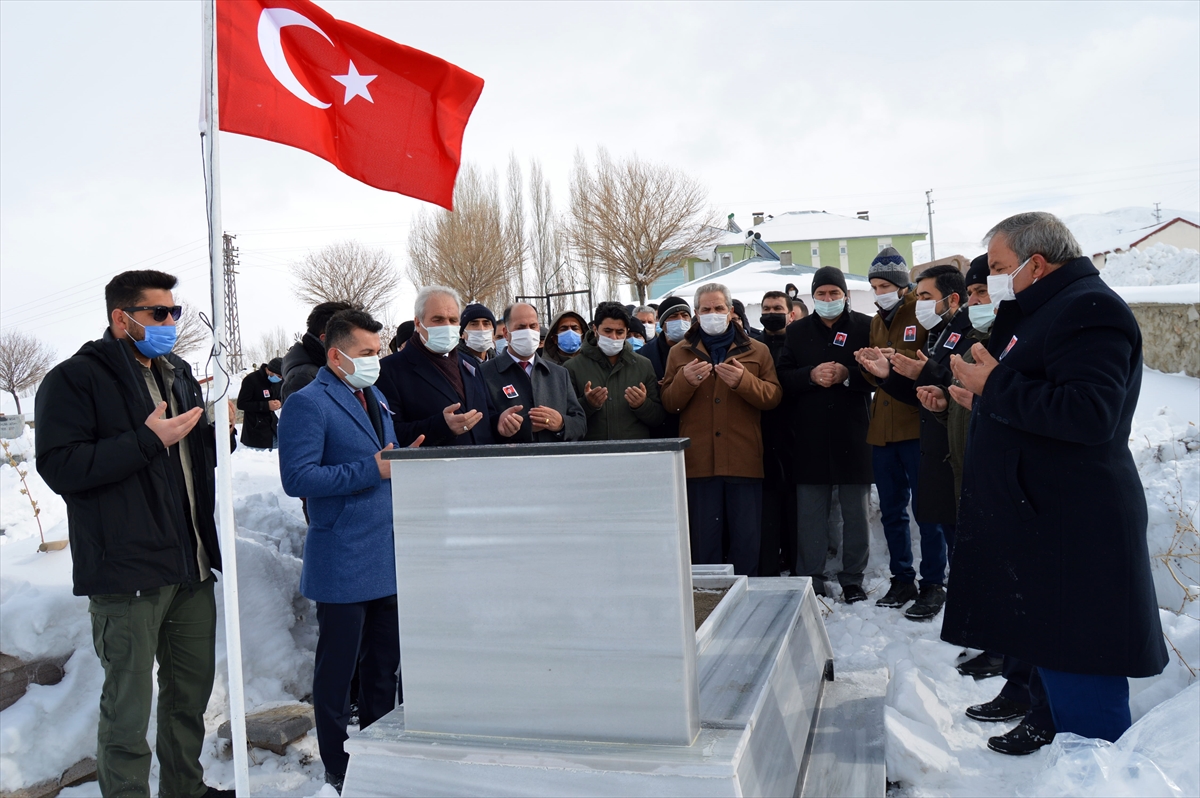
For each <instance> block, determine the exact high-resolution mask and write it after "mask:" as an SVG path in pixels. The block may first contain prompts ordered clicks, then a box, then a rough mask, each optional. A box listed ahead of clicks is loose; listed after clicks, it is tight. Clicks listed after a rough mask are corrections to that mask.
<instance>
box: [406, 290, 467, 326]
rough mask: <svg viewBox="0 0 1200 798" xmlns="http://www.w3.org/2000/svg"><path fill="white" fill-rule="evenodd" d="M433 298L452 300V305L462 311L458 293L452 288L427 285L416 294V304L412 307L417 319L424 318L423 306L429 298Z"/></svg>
mask: <svg viewBox="0 0 1200 798" xmlns="http://www.w3.org/2000/svg"><path fill="white" fill-rule="evenodd" d="M434 296H448V297H450V298H451V299H453V300H454V304H455V305H457V306H458V307H459V309H460V310H461V309H462V302H461V301H460V300H459V298H458V292H457V291H455V290H454V289H453V288H447V287H446V286H444V285H427V286H425V287H424V288H422V289H421V290H420V291H418V292H417V302H416V306H415V307H414V311H415V312H416V316H417V318H418V319H423V318H425V305H426V304H428V303H429V298H430V297H434Z"/></svg>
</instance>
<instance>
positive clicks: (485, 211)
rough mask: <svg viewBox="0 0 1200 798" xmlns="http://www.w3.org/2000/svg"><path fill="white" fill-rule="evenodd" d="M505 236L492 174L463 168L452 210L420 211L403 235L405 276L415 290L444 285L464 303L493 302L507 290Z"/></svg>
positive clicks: (511, 255)
mask: <svg viewBox="0 0 1200 798" xmlns="http://www.w3.org/2000/svg"><path fill="white" fill-rule="evenodd" d="M522 245H523V242H516V241H510V240H509V239H508V237H507V236H506V235H505V218H504V209H503V205H502V203H501V201H500V189H499V183H498V180H497V179H496V175H495V173H494V172H493V173H492V174H491V175H488V176H484V175H482V174H481V173H480V172H479V170H478V169H477V168H475V167H474V166H470V165H468V166H464V167H463V168H462V169H461V170H460V171H459V174H458V182H457V184H456V185H455V186H454V211H453V212H451V211H444V210H436V211H433V212H431V213H429V212H421V213H419V214H418V215H417V217H416V218H415V219H414V220H413V224H412V229H411V230H410V231H409V235H408V276H409V278H410V279H411V280H412V281H413V283H414V284H415V285H416V286H417V287H418V288H419V287H421V286H425V285H445V286H449V287H450V288H453V289H454V290H455V291H457V292H458V294H459V296H460V297H462V300H463V302H481V303H483V304H485V305H488V306H492V305H495V304H497V303H498V302H503V301H504V299H505V296H506V295H507V293H508V290H509V278H510V276H511V269H512V264H513V263H514V262H515V261H516V260H517V256H516V255H515V250H516V248H517V247H519V246H522Z"/></svg>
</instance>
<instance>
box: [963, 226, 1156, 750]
mask: <svg viewBox="0 0 1200 798" xmlns="http://www.w3.org/2000/svg"><path fill="white" fill-rule="evenodd" d="M988 266H989V267H990V269H991V276H990V277H988V293H989V295H990V296H991V300H992V302H993V303H998V305H999V308H998V310H997V312H996V318H995V321H994V322H993V323H992V328H991V338H990V340H989V341H988V345H987V347H984V346H983V344H979V343H977V344H975V345H974V346H973V347H972V348H971V355H972V356H973V357H974V359H975V362H974V363H967V362H966V361H965V360H964V359H963V358H961V357H959V356H958V355H952V356H951V358H950V367H951V370H952V371H953V372H954V376H955V378H956V381H957V382H958V383H959V385H961V387H959V385H952V386H951V387H950V388H949V390H950V393H951V394H952V396H954V398H955V399H956V400H962V401H963V402H964V403H965V402H966V400H967V399H969V398H972V397H973V400H972V402H971V406H972V407H971V424H970V437H969V438H968V439H967V448H966V452H965V455H964V462H963V477H962V498H961V502H960V505H959V516H958V521H959V526H958V539H957V541H956V545H955V549H954V579H953V586H952V587H951V588H950V589H949V591H948V592H947V603H946V608H945V619H944V621H943V625H942V639H944V640H946V641H947V642H950V643H954V644H956V645H960V646H967V647H970V648H978V649H984V650H987V651H997V652H1000V653H1003V654H1006V655H1008V656H1011V657H1016V658H1017V659H1020V660H1023V661H1025V662H1029V663H1031V664H1033V665H1034V666H1036V667H1037V669H1038V672H1039V674H1040V676H1041V680H1042V685H1043V687H1044V688H1045V691H1046V698H1047V700H1048V702H1049V704H1050V713H1051V715H1052V716H1053V718H1054V727H1055V730H1056V731H1057V732H1059V733H1063V732H1071V733H1074V734H1079V735H1082V736H1084V737H1096V738H1101V739H1105V740H1109V741H1115V740H1116V739H1117V738H1118V737H1120V736H1121V734H1123V733H1124V732H1125V730H1126V729H1128V728H1129V725H1130V711H1129V681H1128V677H1147V676H1154V675H1156V674H1158V673H1161V672H1162V670H1163V668H1164V667H1166V664H1167V649H1166V646H1165V645H1164V644H1163V635H1162V628H1161V625H1160V623H1159V617H1158V600H1157V597H1156V594H1155V590H1154V581H1153V579H1152V577H1151V574H1150V554H1149V551H1148V549H1147V545H1146V523H1147V515H1146V496H1145V493H1144V491H1143V490H1142V484H1141V480H1140V479H1139V477H1138V472H1137V468H1136V467H1135V465H1134V462H1133V455H1132V454H1131V453H1130V451H1129V428H1130V425H1131V423H1132V420H1133V411H1134V408H1135V407H1136V406H1137V401H1138V393H1139V391H1140V390H1141V384H1142V336H1141V332H1140V331H1139V329H1138V324H1137V321H1136V319H1134V317H1133V313H1132V312H1131V311H1130V310H1129V306H1128V305H1127V304H1125V302H1124V300H1122V299H1121V297H1119V296H1118V295H1117V294H1116V293H1114V292H1113V290H1112V289H1110V288H1109V287H1108V286H1107V285H1106V284H1105V283H1104V281H1103V280H1101V279H1100V274H1099V272H1097V271H1096V268H1095V266H1093V265H1092V261H1091V259H1089V258H1087V257H1084V256H1083V253H1082V251H1081V250H1080V247H1079V244H1078V243H1077V242H1076V241H1075V237H1074V236H1073V235H1071V231H1070V230H1068V229H1067V227H1066V225H1064V224H1063V223H1062V221H1060V220H1059V219H1057V218H1056V217H1054V216H1053V215H1051V214H1049V213H1021V214H1017V215H1016V216H1011V217H1009V218H1008V219H1005V220H1004V221H1002V222H1000V224H998V225H996V226H995V227H994V228H992V230H991V232H989V233H988ZM1081 599H1082V600H1083V601H1085V602H1086V606H1087V610H1086V612H1079V611H1078V606H1079V601H1080V600H1081Z"/></svg>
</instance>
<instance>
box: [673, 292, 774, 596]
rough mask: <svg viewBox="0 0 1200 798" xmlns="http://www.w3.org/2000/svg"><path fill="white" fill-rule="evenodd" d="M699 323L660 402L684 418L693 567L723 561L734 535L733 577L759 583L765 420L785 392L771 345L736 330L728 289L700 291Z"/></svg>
mask: <svg viewBox="0 0 1200 798" xmlns="http://www.w3.org/2000/svg"><path fill="white" fill-rule="evenodd" d="M695 308H696V316H697V319H699V322H700V323H699V324H698V325H696V326H693V327H691V328H690V329H689V330H688V331H687V334H686V335H684V336H683V340H681V341H680V342H679V343H678V344H676V345H675V346H674V347H672V348H671V350H670V355H669V356H668V358H667V365H666V369H665V372H666V373H665V377H664V378H663V389H662V402H663V406H664V407H665V408H666V410H667V411H668V412H670V413H677V414H679V434H680V436H682V437H685V438H691V440H692V445H691V446H690V447H689V448H688V449H687V450H686V451H685V452H684V462H685V465H686V467H687V477H688V479H687V498H688V520H689V524H690V527H691V528H690V532H691V539H692V541H691V542H692V562H694V563H720V562H725V561H726V554H725V552H723V551H722V537H723V535H724V532H725V531H726V529H727V530H728V532H729V552H728V560H729V561H731V562H732V563H733V570H734V571H735V572H736V573H738V574H745V575H747V576H757V575H758V559H759V536H760V533H761V525H762V481H763V460H762V452H763V442H762V428H761V426H760V420H761V414H762V411H764V410H770V409H771V408H773V407H775V406H776V405H778V404H779V401H780V399H781V398H782V396H783V389H782V388H780V387H779V380H778V379H777V378H776V376H775V363H774V361H773V360H772V359H771V352H770V351H769V350H768V349H767V347H766V345H764V344H762V343H760V342H758V341H755V340H754V339H752V338H750V336H748V335H747V334H746V333H745V331H744V330H743V329H742V328H741V327H740V326H738V325H736V324H733V323H732V319H733V300H732V298H731V297H730V296H729V289H728V288H726V287H725V286H723V285H721V284H720V283H708V284H706V285H702V286H700V288H698V289H697V290H696V302H695Z"/></svg>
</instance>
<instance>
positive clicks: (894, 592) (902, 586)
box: [875, 579, 917, 607]
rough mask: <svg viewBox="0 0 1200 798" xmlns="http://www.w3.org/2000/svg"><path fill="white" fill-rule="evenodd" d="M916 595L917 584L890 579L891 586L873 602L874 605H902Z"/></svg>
mask: <svg viewBox="0 0 1200 798" xmlns="http://www.w3.org/2000/svg"><path fill="white" fill-rule="evenodd" d="M916 597H917V586H916V585H914V584H913V583H912V582H897V581H896V580H895V579H893V580H892V587H891V589H889V590H888V592H887V594H886V595H884V597H883V598H881V599H879V601H876V602H875V606H876V607H903V606H904V605H905V604H907V603H908V602H910V601H912V600H913V599H915V598H916Z"/></svg>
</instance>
